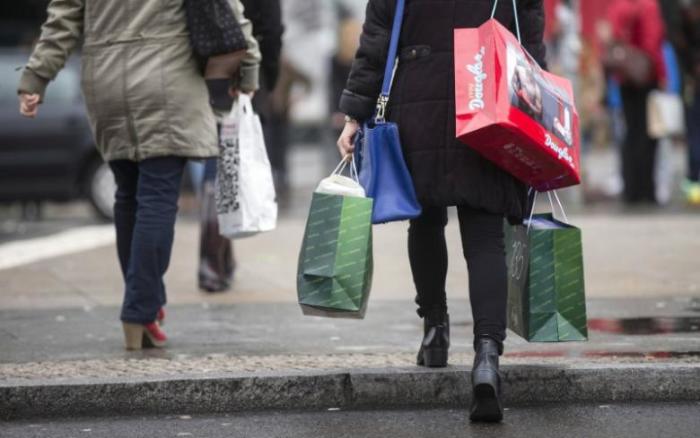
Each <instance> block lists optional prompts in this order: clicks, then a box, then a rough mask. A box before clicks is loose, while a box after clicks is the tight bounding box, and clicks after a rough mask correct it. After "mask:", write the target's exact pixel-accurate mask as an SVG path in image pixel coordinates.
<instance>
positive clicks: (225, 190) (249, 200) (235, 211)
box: [216, 94, 277, 239]
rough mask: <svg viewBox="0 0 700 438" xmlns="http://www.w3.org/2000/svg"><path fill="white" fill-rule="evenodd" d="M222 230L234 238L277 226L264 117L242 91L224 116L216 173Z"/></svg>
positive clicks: (220, 227)
mask: <svg viewBox="0 0 700 438" xmlns="http://www.w3.org/2000/svg"><path fill="white" fill-rule="evenodd" d="M216 208H217V213H218V218H219V232H220V233H221V235H222V236H225V237H228V238H230V239H237V238H243V237H249V236H253V235H255V234H258V233H261V232H264V231H270V230H273V229H275V226H276V224H277V203H276V201H275V187H274V184H273V182H272V168H271V167H270V160H269V159H268V157H267V151H266V149H265V139H264V138H263V132H262V126H261V125H260V118H258V116H257V114H255V112H254V111H253V105H252V102H251V100H250V97H249V96H248V95H246V94H240V95H239V97H238V99H237V100H236V102H234V104H233V108H232V109H231V112H230V113H229V114H228V115H227V116H226V117H224V119H223V121H222V125H221V135H220V139H219V161H218V168H217V175H216Z"/></svg>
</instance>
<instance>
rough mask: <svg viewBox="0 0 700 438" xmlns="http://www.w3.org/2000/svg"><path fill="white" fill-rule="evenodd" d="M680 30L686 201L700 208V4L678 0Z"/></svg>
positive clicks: (678, 32)
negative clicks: (684, 95) (684, 87)
mask: <svg viewBox="0 0 700 438" xmlns="http://www.w3.org/2000/svg"><path fill="white" fill-rule="evenodd" d="M678 2H679V3H680V20H679V21H680V26H679V27H678V28H677V29H676V32H675V35H677V38H674V40H673V41H674V43H675V47H676V50H677V51H678V52H679V55H680V56H679V58H680V59H681V63H682V65H683V68H684V70H685V72H686V75H687V77H688V84H687V89H688V93H687V95H688V109H687V112H686V114H687V126H688V179H687V181H686V182H685V184H684V187H683V188H684V192H685V194H686V197H687V200H688V202H689V203H691V204H693V205H700V0H678Z"/></svg>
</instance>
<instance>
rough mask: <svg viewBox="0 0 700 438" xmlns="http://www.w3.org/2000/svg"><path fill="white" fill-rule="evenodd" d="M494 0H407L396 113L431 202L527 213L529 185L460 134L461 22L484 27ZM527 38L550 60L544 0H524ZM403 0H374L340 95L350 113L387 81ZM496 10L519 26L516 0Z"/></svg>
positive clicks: (361, 114)
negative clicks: (456, 52) (457, 73)
mask: <svg viewBox="0 0 700 438" xmlns="http://www.w3.org/2000/svg"><path fill="white" fill-rule="evenodd" d="M493 3H494V1H493V0H406V10H405V15H404V22H403V28H402V33H401V39H400V44H399V54H400V56H399V65H398V69H397V71H396V77H395V79H394V85H393V88H392V92H391V100H390V104H389V110H388V119H389V120H391V121H393V122H396V123H398V125H399V131H400V135H401V142H402V145H403V148H404V156H405V158H406V161H407V163H408V166H409V169H410V171H411V174H412V176H413V180H414V183H415V187H416V191H417V193H418V197H419V199H420V201H421V203H422V204H423V205H424V206H450V205H468V206H471V207H473V208H478V209H483V210H486V211H489V212H491V213H498V214H503V215H505V216H508V217H509V218H511V219H512V220H518V219H522V218H523V217H524V216H525V215H526V214H527V208H528V201H527V189H526V187H525V186H524V185H523V184H521V183H520V182H518V181H517V180H516V179H514V178H513V177H511V176H510V175H509V174H507V173H505V172H504V171H502V170H500V169H499V168H497V167H496V166H495V165H494V164H492V163H491V162H489V161H487V160H486V159H484V158H482V157H481V156H480V155H479V154H478V153H477V152H475V151H474V150H472V149H471V148H469V147H468V146H467V145H465V144H463V143H461V142H459V141H458V140H456V139H455V103H454V94H455V93H454V66H453V29H455V28H463V27H478V26H479V25H481V24H482V23H484V22H485V21H486V20H488V18H489V17H490V15H491V9H492V7H493ZM517 4H518V16H519V19H520V27H521V33H522V38H523V45H524V46H525V48H526V49H527V50H528V51H529V52H530V53H531V54H532V56H533V57H534V58H535V59H536V60H537V61H538V62H539V63H540V64H541V65H544V60H545V59H544V58H545V47H544V44H543V41H542V38H543V32H544V20H545V18H544V10H543V6H542V0H518V1H517ZM395 5H396V0H370V1H369V3H368V5H367V16H366V21H365V24H364V28H363V33H362V37H361V43H360V48H359V50H358V52H357V55H356V58H355V61H354V63H353V66H352V71H351V73H350V77H349V78H348V82H347V86H346V89H345V90H344V91H343V95H342V97H341V100H340V109H341V111H343V112H344V113H346V114H348V115H350V116H352V117H354V118H356V119H359V120H363V119H366V118H368V117H371V115H372V114H373V112H374V108H375V105H376V100H377V96H378V95H379V92H380V89H381V82H382V77H383V74H384V65H385V62H386V53H387V50H388V45H389V37H390V35H391V24H392V21H393V16H394V9H395ZM496 18H497V19H498V20H499V21H500V22H501V23H503V24H504V25H505V26H506V27H508V28H510V29H511V30H513V31H514V29H515V21H514V14H513V8H512V2H511V0H500V1H499V5H498V9H497V13H496Z"/></svg>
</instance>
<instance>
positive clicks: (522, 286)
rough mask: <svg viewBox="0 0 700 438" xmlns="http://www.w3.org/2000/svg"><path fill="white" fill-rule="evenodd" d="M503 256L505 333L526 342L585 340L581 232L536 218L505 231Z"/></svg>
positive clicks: (550, 219) (548, 217)
mask: <svg viewBox="0 0 700 438" xmlns="http://www.w3.org/2000/svg"><path fill="white" fill-rule="evenodd" d="M528 225H529V229H528ZM506 255H507V263H508V327H509V328H510V329H511V330H513V331H514V332H515V333H517V334H518V335H520V336H522V337H523V338H525V339H526V340H528V341H530V342H565V341H585V340H587V339H588V330H587V326H586V297H585V292H584V291H585V289H584V280H583V251H582V245H581V230H579V229H578V228H576V227H574V226H571V225H569V224H566V223H564V222H560V221H558V220H556V219H554V217H553V215H551V214H544V215H534V216H533V217H532V218H531V219H530V220H529V221H526V222H525V223H524V224H523V225H518V226H509V225H506Z"/></svg>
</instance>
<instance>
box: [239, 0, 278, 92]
mask: <svg viewBox="0 0 700 438" xmlns="http://www.w3.org/2000/svg"><path fill="white" fill-rule="evenodd" d="M243 5H244V6H245V15H246V17H247V18H248V19H249V20H250V21H251V22H252V23H253V33H254V34H255V38H256V39H257V40H258V43H259V44H260V53H261V54H262V63H261V69H262V73H263V79H264V84H263V85H264V86H265V88H267V89H268V90H270V91H271V90H272V89H273V88H275V84H276V83H277V78H278V76H279V69H280V67H279V66H280V63H279V60H280V52H281V51H282V34H283V33H284V26H283V24H282V8H281V6H280V0H243Z"/></svg>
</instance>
